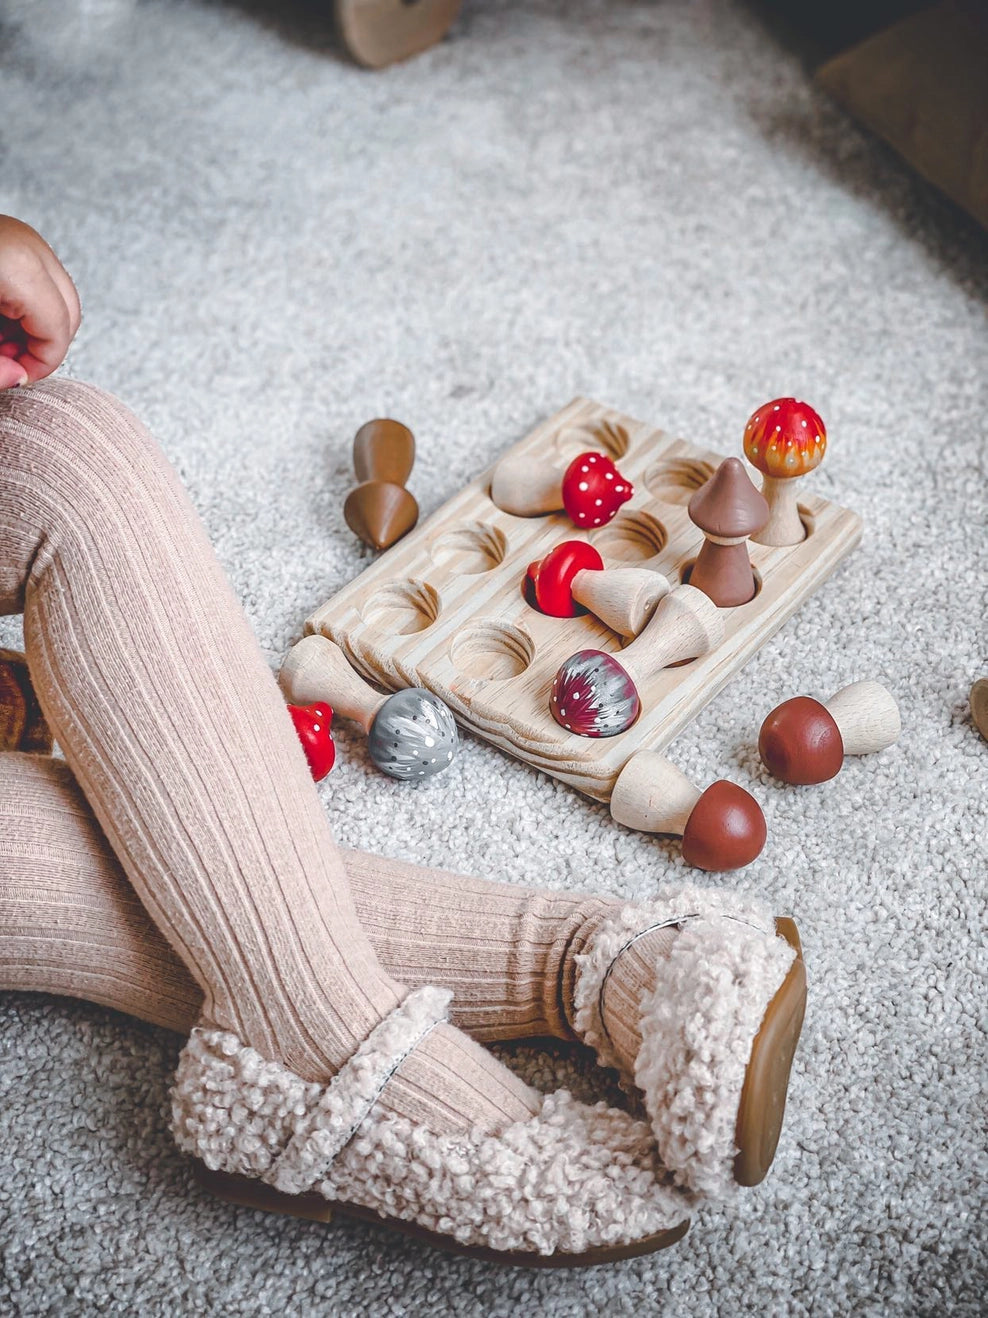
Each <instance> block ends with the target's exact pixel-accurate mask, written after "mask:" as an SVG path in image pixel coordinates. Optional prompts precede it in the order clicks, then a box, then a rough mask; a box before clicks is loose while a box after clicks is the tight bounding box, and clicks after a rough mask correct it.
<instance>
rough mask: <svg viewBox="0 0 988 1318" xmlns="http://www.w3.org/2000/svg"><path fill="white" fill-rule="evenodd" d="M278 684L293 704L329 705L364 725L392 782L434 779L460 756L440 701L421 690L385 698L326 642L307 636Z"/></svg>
mask: <svg viewBox="0 0 988 1318" xmlns="http://www.w3.org/2000/svg"><path fill="white" fill-rule="evenodd" d="M278 681H279V684H280V685H281V689H282V692H283V693H284V695H285V697H286V699H287V700H288V701H290V702H291V703H292V704H294V705H308V704H312V703H313V702H314V701H326V702H327V703H328V704H330V705H331V706H332V707H333V711H334V713H335V714H336V715H337V716H338V717H341V718H347V719H351V720H352V721H353V722H355V723H358V724H359V725H360V727H362V728H363V730H364V732H366V733H367V738H368V740H367V749H368V752H369V754H370V757H371V759H372V760H373V762H374V763H375V764H376V765H377V767H378V768H379V769H381V770H382V771H383V772H384V773H387V774H390V775H391V777H392V778H401V779H402V780H409V779H411V780H413V781H417V780H419V779H421V778H430V777H432V775H433V774H436V773H441V772H442V771H443V769H446V768H448V767H449V765H450V764H451V763H452V761H453V759H454V757H455V755H456V752H457V749H458V736H457V731H456V723H455V721H454V719H453V715H452V714H451V713H450V710H449V707H448V706H447V705H446V704H445V703H444V702H443V701H442V700H440V699H439V697H438V696H436V695H433V693H432V692H431V691H426V690H425V689H424V688H423V687H417V686H413V687H407V688H406V689H405V690H403V691H396V692H395V693H394V695H390V696H382V695H381V694H380V692H378V691H375V690H374V688H373V687H372V686H370V685H369V684H368V683H367V682H365V681H364V679H363V678H362V677H361V676H360V674H359V673H357V672H355V671H354V670H353V668H351V667H350V664H349V662H348V660H347V657H346V655H345V654H344V653H343V651H342V650H341V649H340V647H339V646H338V645H335V644H334V643H333V642H332V641H330V640H329V639H328V638H327V637H325V636H305V637H303V638H302V640H301V641H299V642H298V643H297V644H296V645H294V646H292V648H291V650H289V652H288V654H287V655H286V657H285V661H284V663H283V664H282V666H281V672H280V673H279V674H278Z"/></svg>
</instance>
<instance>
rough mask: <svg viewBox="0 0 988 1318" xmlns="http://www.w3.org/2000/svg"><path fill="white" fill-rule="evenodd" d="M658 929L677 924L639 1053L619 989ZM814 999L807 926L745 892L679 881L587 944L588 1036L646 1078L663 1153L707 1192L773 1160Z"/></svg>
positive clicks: (578, 1019) (640, 1024)
mask: <svg viewBox="0 0 988 1318" xmlns="http://www.w3.org/2000/svg"><path fill="white" fill-rule="evenodd" d="M658 930H669V931H670V935H669V936H668V937H667V938H666V939H663V941H662V945H661V946H662V950H661V955H659V956H657V957H656V960H655V962H654V964H653V965H651V966H650V974H649V975H648V977H647V980H646V983H645V986H644V988H643V989H642V990H641V996H640V998H638V1008H637V1020H636V1021H635V1027H636V1028H635V1031H634V1035H633V1037H634V1040H635V1044H636V1045H637V1055H635V1054H634V1053H632V1055H631V1056H629V1055H628V1053H627V1051H625V1050H622V1049H620V1048H618V1047H616V1046H615V1043H614V1040H613V1039H612V1033H613V1032H614V1028H615V1027H614V1024H613V1022H614V1014H613V1013H614V1010H617V1008H616V1007H614V1008H612V1012H611V1024H609V1019H608V1016H609V1013H608V995H609V993H610V994H611V995H612V997H613V999H614V1001H615V1002H616V1001H617V995H618V993H619V987H618V980H619V977H620V975H621V964H622V960H621V959H622V957H625V956H626V955H627V954H628V953H629V951H630V949H631V948H632V947H635V946H636V945H637V946H638V947H639V948H640V949H641V948H644V947H646V946H647V945H646V944H645V943H644V941H643V940H644V939H646V938H647V936H648V935H650V934H653V933H655V932H656V931H658ZM636 983H637V981H636ZM636 996H637V994H636ZM805 1004H806V972H805V968H804V966H803V959H802V950H801V948H800V943H799V935H798V933H797V931H796V926H795V925H794V924H793V922H792V921H791V920H778V921H776V920H774V919H773V918H772V917H771V916H770V915H769V914H768V912H767V909H766V908H765V907H763V906H762V905H760V904H758V903H756V902H754V901H752V900H750V899H748V898H746V897H744V896H743V895H741V894H738V893H724V892H713V891H709V890H704V889H702V888H692V887H690V888H680V889H676V890H670V891H668V892H666V893H662V894H660V895H659V897H658V899H657V900H656V901H655V902H652V903H650V904H649V906H648V907H647V908H641V907H626V908H624V909H623V910H622V911H620V912H619V913H617V914H615V915H614V916H611V917H608V918H607V919H605V920H604V921H603V922H602V924H601V926H600V928H599V929H598V930H597V931H596V932H595V934H594V935H593V937H592V938H591V940H590V942H589V944H588V945H587V947H586V949H585V951H584V953H583V954H582V955H581V956H579V957H577V979H576V991H575V1008H576V1012H575V1026H576V1030H577V1033H578V1035H579V1036H580V1037H581V1038H582V1040H583V1041H584V1042H585V1043H587V1044H589V1045H590V1046H591V1047H592V1048H594V1049H595V1050H596V1052H597V1056H598V1060H599V1061H600V1063H601V1065H604V1066H614V1067H616V1068H617V1070H618V1071H619V1072H620V1073H621V1077H622V1082H623V1083H624V1084H626V1085H628V1084H631V1083H633V1084H634V1086H635V1087H636V1088H637V1089H638V1090H640V1091H641V1094H642V1095H643V1096H644V1101H645V1107H646V1109H647V1111H648V1115H649V1117H650V1119H651V1123H652V1130H653V1133H654V1135H655V1139H656V1144H657V1147H658V1150H659V1155H660V1157H661V1158H662V1161H663V1162H664V1163H665V1165H666V1167H667V1168H668V1169H669V1170H670V1171H671V1172H672V1173H673V1176H674V1178H675V1180H676V1182H677V1183H678V1184H680V1185H682V1186H684V1187H687V1188H689V1189H690V1190H695V1191H698V1192H700V1193H703V1194H708V1195H723V1194H725V1193H727V1192H728V1191H729V1190H731V1189H732V1188H733V1187H734V1186H735V1185H736V1184H740V1185H756V1184H757V1183H758V1182H759V1181H760V1180H762V1178H763V1177H764V1176H765V1174H766V1172H767V1171H768V1168H769V1166H770V1165H771V1162H772V1159H773V1157H774V1156H775V1150H776V1146H777V1144H778V1140H779V1134H780V1131H781V1129H782V1118H783V1114H784V1112H785V1102H786V1089H787V1086H788V1082H789V1071H790V1068H791V1065H792V1059H793V1054H794V1053H795V1050H796V1044H797V1042H798V1040H799V1033H800V1029H801V1027H802V1022H803V1012H804V1009H805Z"/></svg>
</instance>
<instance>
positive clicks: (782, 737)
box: [758, 681, 902, 786]
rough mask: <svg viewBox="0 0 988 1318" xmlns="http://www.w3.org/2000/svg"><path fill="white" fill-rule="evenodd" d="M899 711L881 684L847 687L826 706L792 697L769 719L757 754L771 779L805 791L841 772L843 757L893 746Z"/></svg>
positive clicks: (759, 741) (896, 734)
mask: <svg viewBox="0 0 988 1318" xmlns="http://www.w3.org/2000/svg"><path fill="white" fill-rule="evenodd" d="M901 727H902V725H901V722H900V719H899V708H898V706H897V705H896V703H895V700H894V699H893V698H892V696H891V694H890V693H889V692H888V691H887V690H886V689H885V687H883V686H882V685H881V683H880V682H869V681H865V682H852V683H851V685H850V686H846V687H843V688H842V689H841V690H840V691H838V692H837V694H836V695H834V696H831V698H830V699H829V700H828V701H827V702H826V703H821V702H820V701H819V700H814V699H813V698H812V697H811V696H794V697H793V699H792V700H785V701H783V703H782V704H781V705H777V706H776V708H775V709H773V710H772V712H771V713H770V714H769V715H768V717H767V718H766V719H765V721H764V723H763V724H762V727H761V731H760V733H759V736H758V753H759V755H760V756H761V758H762V763H763V764H764V765H765V767H766V769H768V771H769V773H770V774H772V776H773V777H775V778H778V779H780V780H781V781H782V782H784V783H792V784H794V785H797V786H805V785H808V784H810V783H823V782H826V781H827V780H828V779H830V778H833V777H834V776H835V775H836V774H838V773H839V772H840V770H841V766H842V765H843V763H844V757H845V756H847V755H868V754H871V753H872V752H873V751H881V750H884V749H885V748H886V747H887V746H891V745H892V744H893V742H896V741H898V739H899V733H900V731H901Z"/></svg>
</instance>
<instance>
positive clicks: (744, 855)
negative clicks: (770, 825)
mask: <svg viewBox="0 0 988 1318" xmlns="http://www.w3.org/2000/svg"><path fill="white" fill-rule="evenodd" d="M767 836H768V830H767V829H766V827H765V816H764V815H763V814H762V808H761V806H760V805H759V804H758V802H757V801H756V800H755V798H754V797H753V796H752V795H751V793H750V792H746V791H745V790H744V788H743V787H739V786H738V785H737V783H729V782H727V781H726V780H725V779H723V778H722V779H721V780H720V781H719V782H716V783H711V784H710V786H709V787H708V788H707V790H706V791H705V792H703V793H702V794H701V796H700V799H699V801H697V803H696V805H695V806H694V807H693V811H692V813H691V814H690V817H689V819H688V820H687V821H686V828H685V830H684V831H683V860H685V861H686V862H687V864H689V865H695V866H696V867H697V869H701V870H736V869H740V868H741V866H742V865H750V864H751V862H752V861H753V860H754V859H755V857H756V856H757V855H758V854H759V853H760V851H761V849H762V847H764V845H765V838H766V837H767Z"/></svg>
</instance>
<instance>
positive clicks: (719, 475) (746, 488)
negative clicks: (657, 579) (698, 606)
mask: <svg viewBox="0 0 988 1318" xmlns="http://www.w3.org/2000/svg"><path fill="white" fill-rule="evenodd" d="M687 511H688V512H689V516H690V521H691V522H692V523H693V524H694V525H695V526H698V527H699V528H700V530H701V531H702V532H703V534H704V536H705V537H706V539H705V540H704V542H703V548H702V549H701V550H700V553H699V555H698V556H697V560H696V562H695V563H694V564H693V570H692V571H691V573H690V585H691V586H695V587H696V589H697V590H702V591H703V593H704V594H705V595H709V596H710V598H711V599H712V600H713V602H714V603H715V604H716V605H717V607H718V608H721V609H730V608H734V607H735V606H736V605H739V604H747V603H748V601H749V600H751V599H754V596H755V575H754V573H753V572H752V569H751V560H750V559H749V557H748V546H747V540H748V536H750V535H753V534H754V533H755V532H756V531H760V530H761V529H762V527H763V526H764V525H765V523H766V522H767V521H768V504H767V503H766V501H765V499H763V498H762V496H761V495H760V494H759V493H758V491H757V490H756V489H755V487H754V485H752V483H751V481H750V479H749V478H748V473H747V472H746V471H745V469H744V463H743V462H742V461H741V459H740V458H725V459H724V461H723V462H722V463H721V464H720V466H719V467H718V468H717V470H716V471H715V472H714V474H713V475H712V476H711V477H710V479H709V480H708V481H707V482H706V483H705V484H704V485H701V486H700V488H699V489H698V490H697V492H696V493H695V494H694V495H693V497H692V499H690V502H689V508H688V510H687Z"/></svg>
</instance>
